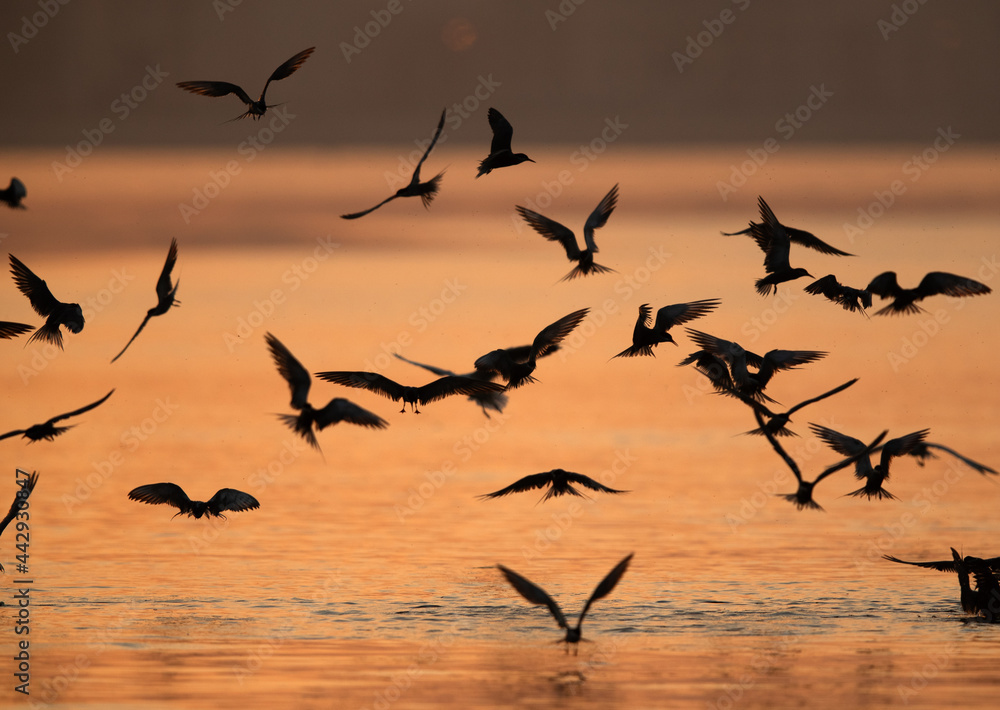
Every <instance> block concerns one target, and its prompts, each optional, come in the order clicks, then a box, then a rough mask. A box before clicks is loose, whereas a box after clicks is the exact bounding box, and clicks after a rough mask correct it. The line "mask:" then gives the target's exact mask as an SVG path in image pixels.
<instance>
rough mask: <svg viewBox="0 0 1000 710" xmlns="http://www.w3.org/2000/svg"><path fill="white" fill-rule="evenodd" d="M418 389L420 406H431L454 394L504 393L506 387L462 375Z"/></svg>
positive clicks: (445, 377) (449, 376)
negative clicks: (431, 403)
mask: <svg viewBox="0 0 1000 710" xmlns="http://www.w3.org/2000/svg"><path fill="white" fill-rule="evenodd" d="M416 389H417V400H418V403H419V404H429V403H430V402H436V401H437V400H439V399H444V398H445V397H448V396H450V395H453V394H465V395H473V394H486V393H487V392H503V391H504V386H503V385H500V384H497V383H496V382H489V381H487V380H475V379H472V378H471V377H463V376H462V375H445V376H444V377H441V378H438V379H436V380H434V381H433V382H430V383H428V384H426V385H424V386H422V387H418V388H416Z"/></svg>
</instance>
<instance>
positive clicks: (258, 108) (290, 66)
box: [177, 47, 316, 121]
mask: <svg viewBox="0 0 1000 710" xmlns="http://www.w3.org/2000/svg"><path fill="white" fill-rule="evenodd" d="M315 49H316V48H315V47H309V48H308V49H303V50H302V51H301V52H299V53H298V54H296V55H295V56H294V57H292V58H291V59H289V60H288V61H286V62H285V63H284V64H282V65H281V66H280V67H278V68H277V69H275V70H274V71H273V72H272V73H271V76H269V77H268V78H267V83H265V84H264V90H263V91H261V92H260V98H259V99H257V100H256V101H254V100H253V99H251V98H250V96H249V95H248V94H247V92H246V91H244V90H243V89H242V88H240V87H239V86H237V85H236V84H230V83H229V82H227V81H181V82H178V83H177V86H178V88H181V89H184V90H185V91H190V92H191V93H192V94H200V95H201V96H226V95H227V94H236V97H237V98H238V99H239V100H240V101H242V102H243V103H244V104H246V105H247V107H248V108H247V110H246V112H245V113H242V114H240V115H239V116H237V117H236V118H234V119H231V120H233V121H236V120H238V119H241V118H246V117H247V116H251V117H253V119H254V120H258V119H259V118H260V117H261V116H263V115H264V113H265V112H266V111H267V109H269V108H274V107H275V106H277V105H278V104H268V103H266V102H265V100H264V96H265V94H267V87H268V86H269V85H270V83H271V82H272V81H280V80H281V79H284V78H286V77H289V76H291V75H292V74H294V73H295V70H296V69H298V68H299V67H301V66H302V65H303V64H304V63H305V61H306V60H307V59H308V58H309V55H311V54H312V53H313V51H314V50H315Z"/></svg>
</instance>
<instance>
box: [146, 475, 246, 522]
mask: <svg viewBox="0 0 1000 710" xmlns="http://www.w3.org/2000/svg"><path fill="white" fill-rule="evenodd" d="M128 497H129V500H135V501H139V502H140V503H148V504H149V505H158V504H160V503H163V504H166V505H172V506H173V507H175V508H177V510H178V512H177V513H175V514H174V516H173V517H174V518H176V517H177V516H178V515H184V514H186V515H188V516H189V517H193V518H200V517H201V516H203V515H205V516H208V517H212V516H213V515H214V516H215V517H217V518H222V519H223V520H225V519H226V516H225V515H223V514H222V513H223V511H226V510H231V511H234V512H237V513H239V512H241V511H244V510H256V509H257V508H259V507H260V503H258V502H257V499H256V498H254V497H253V496H252V495H250V494H249V493H244V492H243V491H238V490H236V489H235V488H220V489H219V490H218V491H217V492H216V493H215V495H214V496H212V497H211V498H209V499H208V500H207V501H200V500H191V499H190V498H188V497H187V493H185V492H184V490H183V489H182V488H181V487H180V486H178V485H177V484H176V483H149V484H147V485H145V486H139V487H138V488H133V489H132V490H131V491H129V493H128ZM171 520H173V518H171Z"/></svg>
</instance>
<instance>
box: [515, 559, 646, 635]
mask: <svg viewBox="0 0 1000 710" xmlns="http://www.w3.org/2000/svg"><path fill="white" fill-rule="evenodd" d="M634 554H635V553H632V552H630V553H629V554H628V555H627V556H626V557H625V558H624V559H623V560H622V561H621V562H619V563H618V564H617V565H615V567H614V569H612V570H611V571H610V572H608V574H607V576H606V577H605V578H604V579H602V580H601V583H600V584H598V585H597V588H596V589H594V592H593V593H592V594H591V595H590V598H589V599H588V600H587V603H586V604H584V606H583V611H581V612H580V618H579V619H577V622H576V626H574V627H571V626H570V625H569V624H568V623H567V622H566V617H565V616H564V615H563V613H562V609H560V608H559V605H558V604H557V603H556V602H555V600H554V599H553V598H552V597H550V596H549V595H548V594H547V593H546V592H545V590H544V589H542V588H541V587H539V586H538V585H536V584H534V583H533V582H530V581H529V580H527V579H525V578H524V577H522V576H521V575H519V574H518V573H517V572H515V571H514V570H511V569H507V568H506V567H504V566H503V565H497V569H499V570H500V571H501V572H502V573H503V576H504V577H506V578H507V581H508V582H510V584H511V586H512V587H514V589H516V590H517V591H518V593H519V594H520V595H521V596H522V597H524V598H525V599H527V600H528V601H529V602H531V603H532V604H544V605H545V606H547V607H548V608H549V611H550V612H552V616H553V617H555V620H556V623H558V624H559V628H561V629H565V630H566V638H564V639H563V643H565V644H566V652H567V653H569V644H571V643H572V644H579V643H580V641H581V640H582V638H583V636H582V633H581V631H580V627H581V626H582V625H583V618H584V617H585V616H586V615H587V611H588V610H589V609H590V605H591V604H593V603H594V602H596V601H597V600H598V599H603V598H604V597H606V596H608V594H610V593H611V590H613V589H614V588H615V585H617V584H618V580H620V579H621V578H622V575H623V574H625V570H627V569H628V564H629V562H631V561H632V556H633V555H634ZM576 648H577V649H578V650H579V646H577V647H576Z"/></svg>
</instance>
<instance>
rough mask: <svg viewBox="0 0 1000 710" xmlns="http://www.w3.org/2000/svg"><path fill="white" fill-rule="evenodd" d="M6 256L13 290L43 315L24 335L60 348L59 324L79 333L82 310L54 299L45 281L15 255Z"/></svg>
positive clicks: (81, 323) (78, 306) (81, 325)
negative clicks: (15, 285) (42, 321)
mask: <svg viewBox="0 0 1000 710" xmlns="http://www.w3.org/2000/svg"><path fill="white" fill-rule="evenodd" d="M7 256H8V257H9V258H10V273H11V274H12V275H13V277H14V283H15V284H17V289H18V290H19V291H20V292H21V293H23V294H24V295H25V296H27V297H28V300H29V301H31V307H32V308H34V309H35V313H37V314H38V315H40V316H45V324H44V325H43V326H41V327H40V328H39V329H38V330H36V331H35V332H34V334H33V335H32V336H31V337H30V338H28V342H29V343H30V342H32V341H34V340H39V339H41V340H44V341H46V342H48V343H51V344H53V345H55V346H56V347H58V348H59V349H60V350H62V347H63V338H62V333H61V332H60V331H59V326H60V325H64V326H66V328H67V329H68V330H69V331H70V332H71V333H79V332H80V331H81V330H83V309H81V308H80V304H78V303H63V302H62V301H60V300H59V299H57V298H56V297H55V296H53V295H52V292H51V291H49V287H48V286H46V285H45V282H44V281H42V280H41V279H40V278H38V277H37V276H35V274H34V273H32V271H31V269H29V268H28V267H27V266H25V265H24V264H23V263H21V261H20V260H19V259H18V258H17V257H16V256H14V255H13V254H8V255H7Z"/></svg>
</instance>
